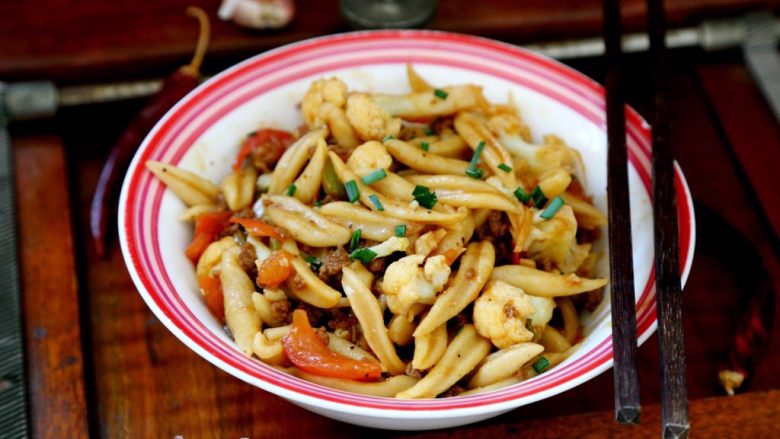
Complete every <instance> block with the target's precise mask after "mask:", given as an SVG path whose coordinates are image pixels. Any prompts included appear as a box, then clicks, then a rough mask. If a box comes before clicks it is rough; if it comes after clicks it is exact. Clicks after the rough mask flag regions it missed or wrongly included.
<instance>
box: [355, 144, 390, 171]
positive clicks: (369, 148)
mask: <svg viewBox="0 0 780 439" xmlns="http://www.w3.org/2000/svg"><path fill="white" fill-rule="evenodd" d="M392 164H393V158H392V157H391V156H390V154H389V153H388V152H387V149H385V147H384V145H382V144H381V143H379V142H376V141H373V140H372V141H369V142H366V143H364V144H362V145H360V146H358V147H357V148H355V150H354V151H352V154H350V156H349V159H348V160H347V166H349V167H350V169H352V170H353V171H354V172H355V174H357V175H358V176H360V177H363V176H364V175H366V174H368V173H371V172H374V171H376V170H377V169H387V168H389V167H390V165H392Z"/></svg>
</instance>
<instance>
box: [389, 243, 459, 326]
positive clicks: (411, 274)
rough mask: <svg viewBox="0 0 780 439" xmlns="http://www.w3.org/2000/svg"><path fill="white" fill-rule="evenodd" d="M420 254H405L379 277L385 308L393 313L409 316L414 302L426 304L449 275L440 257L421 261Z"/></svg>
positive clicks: (433, 297)
mask: <svg viewBox="0 0 780 439" xmlns="http://www.w3.org/2000/svg"><path fill="white" fill-rule="evenodd" d="M424 260H425V256H422V255H409V256H405V257H403V258H401V259H399V260H397V261H395V262H393V263H392V264H390V266H389V267H387V270H385V277H384V279H383V280H382V292H383V293H384V294H385V295H386V296H387V307H388V308H390V311H392V312H393V313H394V314H398V315H402V316H406V317H410V313H411V311H412V308H413V307H414V306H415V305H416V304H425V305H430V304H432V303H433V302H434V301H435V300H436V293H438V292H440V291H441V290H442V288H444V285H445V284H446V283H447V279H448V278H449V275H450V267H449V266H448V265H447V264H446V263H444V258H443V257H435V258H431V259H430V260H429V261H430V262H428V263H426V264H425V269H423V267H421V266H420V265H421V264H422V263H423V261H424Z"/></svg>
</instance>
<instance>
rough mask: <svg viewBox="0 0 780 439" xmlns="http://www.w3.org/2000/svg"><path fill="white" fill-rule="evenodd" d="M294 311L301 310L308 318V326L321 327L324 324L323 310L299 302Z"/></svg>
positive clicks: (324, 314)
mask: <svg viewBox="0 0 780 439" xmlns="http://www.w3.org/2000/svg"><path fill="white" fill-rule="evenodd" d="M296 309H301V310H303V311H305V312H306V316H307V317H308V318H309V324H310V325H311V326H312V327H317V326H322V325H324V324H325V317H326V316H327V313H326V311H325V310H323V309H320V308H317V307H315V306H311V305H309V304H308V303H304V302H299V303H298V307H297V308H296Z"/></svg>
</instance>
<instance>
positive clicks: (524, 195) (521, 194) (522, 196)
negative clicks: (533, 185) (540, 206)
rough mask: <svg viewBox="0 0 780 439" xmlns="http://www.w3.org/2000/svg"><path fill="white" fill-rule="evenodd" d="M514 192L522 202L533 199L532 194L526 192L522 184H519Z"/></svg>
mask: <svg viewBox="0 0 780 439" xmlns="http://www.w3.org/2000/svg"><path fill="white" fill-rule="evenodd" d="M514 194H515V197H517V199H518V200H520V202H521V203H527V202H529V201H530V200H531V196H530V195H528V192H526V191H525V190H524V189H523V188H522V186H518V187H517V189H515V192H514Z"/></svg>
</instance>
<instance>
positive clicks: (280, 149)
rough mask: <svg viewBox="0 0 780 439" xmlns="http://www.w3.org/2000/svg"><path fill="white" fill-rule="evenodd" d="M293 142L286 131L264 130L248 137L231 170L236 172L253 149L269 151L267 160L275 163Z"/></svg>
mask: <svg viewBox="0 0 780 439" xmlns="http://www.w3.org/2000/svg"><path fill="white" fill-rule="evenodd" d="M293 140H295V137H294V136H293V135H292V134H291V133H288V132H287V131H282V130H274V129H271V128H264V129H262V130H259V131H257V132H255V133H254V134H252V135H250V136H249V137H247V138H246V140H244V143H243V144H242V145H241V149H240V150H239V151H238V155H237V156H236V161H235V163H233V170H234V171H238V170H239V169H241V165H243V163H244V159H245V158H247V157H248V156H249V154H251V153H252V151H254V150H255V149H257V148H259V147H261V146H262V147H265V148H268V150H269V159H270V161H272V162H276V161H277V160H279V158H280V157H281V156H282V153H284V150H285V149H287V147H288V146H290V144H291V143H292V142H293Z"/></svg>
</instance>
